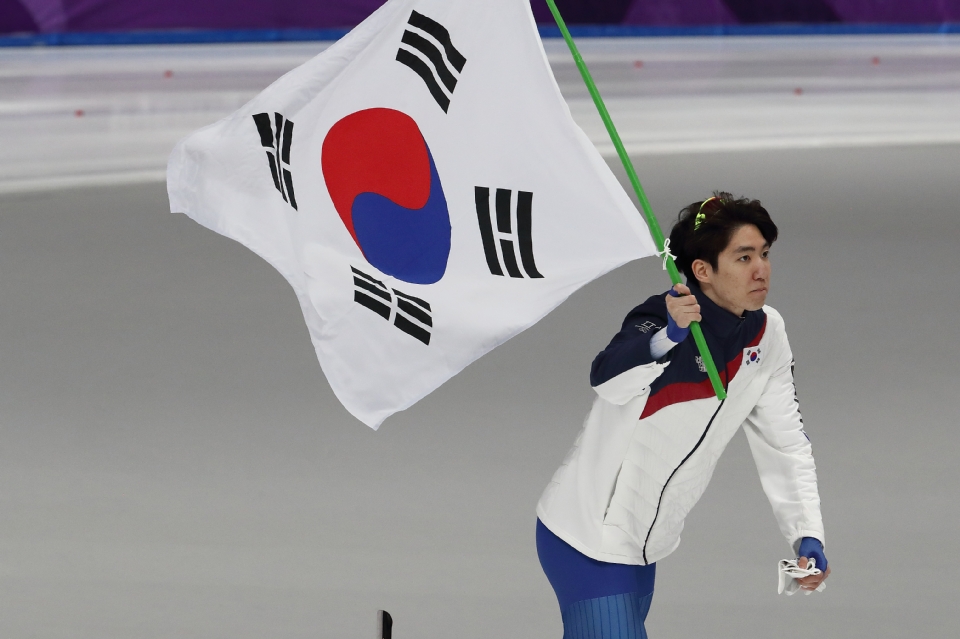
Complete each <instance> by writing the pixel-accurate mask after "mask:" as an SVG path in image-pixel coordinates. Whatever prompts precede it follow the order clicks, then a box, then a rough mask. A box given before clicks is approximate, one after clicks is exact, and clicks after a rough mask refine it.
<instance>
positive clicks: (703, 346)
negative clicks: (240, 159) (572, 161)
mask: <svg viewBox="0 0 960 639" xmlns="http://www.w3.org/2000/svg"><path fill="white" fill-rule="evenodd" d="M547 6H549V7H550V13H552V14H553V19H554V20H556V21H557V26H558V27H560V33H562V34H563V39H564V41H566V43H567V46H568V47H570V53H572V54H573V61H574V62H576V63H577V68H578V69H580V75H581V76H583V81H584V83H585V84H586V85H587V90H588V91H589V92H590V97H592V98H593V103H594V104H595V105H597V111H599V112H600V118H601V119H602V120H603V124H604V125H605V126H606V127H607V133H609V134H610V140H611V141H612V142H613V146H614V148H616V149H617V155H619V156H620V161H621V162H622V163H623V168H624V169H626V171H627V177H628V178H630V184H632V185H633V190H634V191H635V192H636V194H637V199H639V200H640V206H641V207H642V208H643V215H644V217H645V218H646V219H647V226H648V227H649V228H650V233H651V235H653V239H654V241H656V243H657V248H658V249H659V250H660V252H661V253H662V252H663V243H664V237H663V231H661V230H660V224H659V222H657V218H656V217H654V215H653V210H652V209H651V207H650V201H649V200H647V195H646V193H644V191H643V186H642V185H641V184H640V178H638V177H637V172H636V171H635V170H634V169H633V162H631V161H630V156H628V155H627V150H626V149H625V148H624V147H623V142H622V141H621V140H620V134H619V133H617V128H616V127H615V126H614V125H613V120H612V119H610V114H609V113H608V112H607V107H606V106H605V105H604V104H603V98H601V97H600V92H599V91H598V90H597V85H596V84H594V82H593V77H591V75H590V69H588V68H587V65H586V63H585V62H584V61H583V58H582V57H581V56H580V51H578V50H577V45H576V44H574V42H573V37H571V35H570V31H569V30H568V29H567V25H566V23H564V21H563V18H562V17H561V16H560V11H559V10H557V5H556V4H555V3H554V1H553V0H547ZM666 265H667V272H668V273H669V274H670V279H671V281H673V283H674V284H680V283H681V279H680V271H678V270H677V265H676V264H674V263H673V258H672V257H670V256H669V255H668V256H667V257H666ZM690 332H691V333H693V339H694V341H695V342H696V343H697V348H698V349H700V357H701V359H702V360H703V365H704V367H705V368H706V369H707V375H708V376H709V377H710V383H711V384H713V392H714V393H716V394H717V398H718V399H721V400H722V399H726V398H727V393H726V391H725V390H724V389H723V383H722V382H721V381H720V375H719V374H718V373H717V366H716V364H714V363H713V357H711V356H710V348H709V347H708V346H707V341H706V340H705V339H704V337H703V330H702V329H701V328H700V323H699V322H693V323H692V324H690Z"/></svg>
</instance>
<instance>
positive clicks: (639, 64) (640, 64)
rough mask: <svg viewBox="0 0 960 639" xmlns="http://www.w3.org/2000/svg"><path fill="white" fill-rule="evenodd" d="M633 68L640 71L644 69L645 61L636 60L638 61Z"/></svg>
mask: <svg viewBox="0 0 960 639" xmlns="http://www.w3.org/2000/svg"><path fill="white" fill-rule="evenodd" d="M633 66H634V67H636V68H638V69H642V68H643V60H636V61H634V63H633Z"/></svg>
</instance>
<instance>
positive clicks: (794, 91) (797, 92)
mask: <svg viewBox="0 0 960 639" xmlns="http://www.w3.org/2000/svg"><path fill="white" fill-rule="evenodd" d="M793 93H794V95H803V89H801V88H800V87H797V88H796V89H794V90H793Z"/></svg>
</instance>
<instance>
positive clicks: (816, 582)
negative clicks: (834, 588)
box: [797, 557, 830, 590]
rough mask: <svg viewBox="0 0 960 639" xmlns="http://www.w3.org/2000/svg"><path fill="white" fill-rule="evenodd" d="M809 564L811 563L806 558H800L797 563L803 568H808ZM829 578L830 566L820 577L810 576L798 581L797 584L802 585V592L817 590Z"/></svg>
mask: <svg viewBox="0 0 960 639" xmlns="http://www.w3.org/2000/svg"><path fill="white" fill-rule="evenodd" d="M808 563H809V562H808V561H807V558H806V557H800V559H799V560H798V561H797V565H798V566H800V567H801V568H806V567H807V564H808ZM829 576H830V566H827V569H826V570H824V571H823V572H821V573H820V574H819V575H810V576H809V577H803V578H801V579H797V583H799V584H800V590H816V589H817V587H818V586H820V584H821V582H823V580H824V579H826V578H827V577H829Z"/></svg>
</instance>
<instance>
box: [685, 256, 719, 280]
mask: <svg viewBox="0 0 960 639" xmlns="http://www.w3.org/2000/svg"><path fill="white" fill-rule="evenodd" d="M690 268H691V270H692V271H693V275H694V277H696V278H697V281H698V282H706V283H707V284H709V283H710V278H711V277H712V276H713V268H712V267H711V266H710V264H708V263H707V262H705V261H704V260H694V261H693V264H691V265H690Z"/></svg>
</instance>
